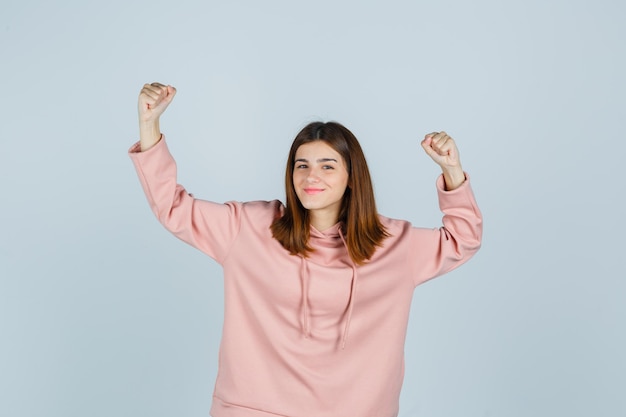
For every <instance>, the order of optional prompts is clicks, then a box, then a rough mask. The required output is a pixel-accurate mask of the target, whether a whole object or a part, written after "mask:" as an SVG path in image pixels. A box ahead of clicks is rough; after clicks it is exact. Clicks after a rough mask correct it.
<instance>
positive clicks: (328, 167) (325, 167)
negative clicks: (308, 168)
mask: <svg viewBox="0 0 626 417" xmlns="http://www.w3.org/2000/svg"><path fill="white" fill-rule="evenodd" d="M322 168H324V169H335V168H334V167H332V166H330V165H324V166H323V167H322Z"/></svg>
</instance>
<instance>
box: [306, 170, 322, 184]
mask: <svg viewBox="0 0 626 417" xmlns="http://www.w3.org/2000/svg"><path fill="white" fill-rule="evenodd" d="M306 180H307V181H308V182H310V183H316V182H318V181H319V180H320V177H319V175H317V172H316V171H315V170H313V169H312V170H310V171H309V175H307V177H306Z"/></svg>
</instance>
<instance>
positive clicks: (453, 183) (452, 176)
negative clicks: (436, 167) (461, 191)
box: [442, 165, 465, 191]
mask: <svg viewBox="0 0 626 417" xmlns="http://www.w3.org/2000/svg"><path fill="white" fill-rule="evenodd" d="M442 172H443V179H444V181H445V183H446V191H452V190H454V189H456V188H459V187H460V186H461V184H463V183H464V182H465V172H464V171H463V168H462V167H461V166H460V165H459V166H456V167H451V168H442Z"/></svg>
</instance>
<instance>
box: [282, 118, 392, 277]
mask: <svg viewBox="0 0 626 417" xmlns="http://www.w3.org/2000/svg"><path fill="white" fill-rule="evenodd" d="M318 140H319V141H322V142H324V143H326V144H327V145H329V146H330V147H331V148H333V149H334V150H335V151H336V152H337V153H339V154H340V155H341V157H342V158H343V160H344V162H345V164H346V168H347V170H348V187H347V188H346V191H345V193H344V195H343V200H342V203H341V209H340V211H339V221H340V222H341V223H342V233H343V234H344V236H345V240H346V245H347V246H348V253H349V254H350V257H351V258H352V260H353V261H354V262H355V263H356V264H359V265H360V264H364V263H365V262H366V261H367V260H369V259H370V258H371V257H372V255H374V252H375V251H376V247H378V246H381V245H382V241H383V240H384V239H385V238H386V237H388V236H389V234H388V233H387V231H386V230H385V227H384V226H383V225H382V223H381V222H380V220H379V218H378V212H377V211H376V202H375V201H374V189H373V187H372V180H371V177H370V173H369V169H368V168H367V162H366V160H365V155H364V154H363V150H362V149H361V145H359V142H358V141H357V139H356V137H355V136H354V135H353V134H352V132H350V131H349V130H348V129H347V128H346V127H344V126H343V125H341V124H339V123H337V122H328V123H323V122H313V123H310V124H308V125H307V126H305V127H304V129H302V130H301V131H300V133H298V135H297V136H296V138H295V139H294V141H293V143H292V144H291V150H290V151H289V158H288V159H287V169H286V170H285V190H286V194H287V199H286V200H287V201H286V208H285V213H284V214H283V216H282V217H280V218H277V219H276V220H274V222H273V223H272V226H271V230H272V235H273V236H274V238H275V239H276V240H278V241H279V242H280V243H281V245H283V247H284V248H285V249H287V250H288V251H289V252H290V253H291V254H292V255H301V256H305V257H306V256H307V255H308V253H309V252H312V251H314V249H313V248H312V247H310V246H309V244H308V241H309V236H310V234H309V230H310V219H309V213H308V210H307V209H305V208H304V207H303V206H302V204H301V203H300V200H299V199H298V196H297V195H296V191H295V188H294V184H293V170H294V167H295V159H296V151H297V150H298V148H299V147H300V146H302V145H304V144H305V143H310V142H314V141H318Z"/></svg>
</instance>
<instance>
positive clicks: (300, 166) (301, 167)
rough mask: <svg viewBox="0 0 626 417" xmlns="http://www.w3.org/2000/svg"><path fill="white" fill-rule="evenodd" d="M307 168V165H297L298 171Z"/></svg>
mask: <svg viewBox="0 0 626 417" xmlns="http://www.w3.org/2000/svg"><path fill="white" fill-rule="evenodd" d="M306 167H307V166H306V165H305V164H299V165H296V169H303V168H306Z"/></svg>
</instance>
